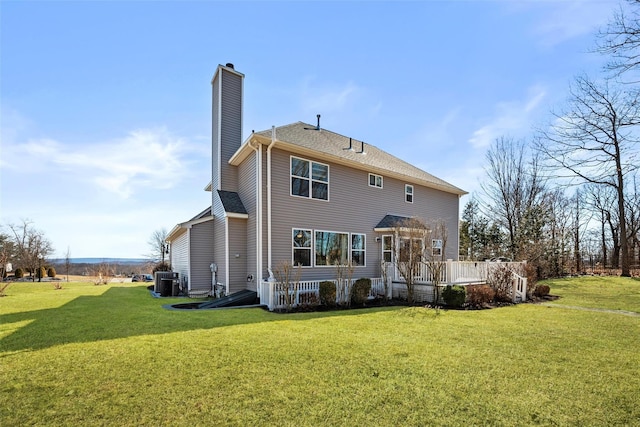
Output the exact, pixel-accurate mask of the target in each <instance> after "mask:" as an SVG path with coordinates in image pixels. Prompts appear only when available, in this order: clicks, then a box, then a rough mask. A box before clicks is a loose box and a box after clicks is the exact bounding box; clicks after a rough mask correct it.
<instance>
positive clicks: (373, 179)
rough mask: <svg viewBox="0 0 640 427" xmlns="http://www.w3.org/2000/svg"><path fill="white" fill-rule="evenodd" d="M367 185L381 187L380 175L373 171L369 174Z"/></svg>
mask: <svg viewBox="0 0 640 427" xmlns="http://www.w3.org/2000/svg"><path fill="white" fill-rule="evenodd" d="M369 187H377V188H382V176H380V175H376V174H374V173H370V174H369Z"/></svg>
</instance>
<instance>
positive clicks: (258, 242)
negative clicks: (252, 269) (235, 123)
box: [249, 141, 262, 294]
mask: <svg viewBox="0 0 640 427" xmlns="http://www.w3.org/2000/svg"><path fill="white" fill-rule="evenodd" d="M253 143H255V144H256V145H257V146H254V145H253V144H249V146H250V147H251V148H252V149H253V150H254V151H255V152H256V190H257V191H256V207H257V208H256V261H257V262H256V276H255V277H256V292H258V294H259V293H260V282H261V281H262V145H261V144H260V143H256V142H255V141H254V142H253Z"/></svg>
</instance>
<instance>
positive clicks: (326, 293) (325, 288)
mask: <svg viewBox="0 0 640 427" xmlns="http://www.w3.org/2000/svg"><path fill="white" fill-rule="evenodd" d="M319 294H320V304H322V305H324V306H327V307H335V305H336V284H335V283H333V282H331V281H329V280H326V281H324V282H320V289H319Z"/></svg>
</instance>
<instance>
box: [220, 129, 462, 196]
mask: <svg viewBox="0 0 640 427" xmlns="http://www.w3.org/2000/svg"><path fill="white" fill-rule="evenodd" d="M254 137H255V138H256V139H257V140H259V142H260V143H261V144H264V145H267V144H269V138H268V137H264V136H262V135H257V134H256V135H254ZM277 143H278V144H277V145H278V148H280V149H282V150H283V151H287V152H289V153H294V154H295V155H296V156H309V157H314V158H317V159H321V160H322V161H325V162H329V163H331V164H338V165H344V166H347V167H349V168H351V169H355V170H362V171H365V172H371V171H373V173H378V174H380V175H382V176H385V177H388V178H394V179H397V180H399V181H404V182H411V183H412V184H413V185H419V186H422V187H426V188H432V189H435V190H440V191H443V192H445V193H448V194H456V195H458V196H459V197H460V196H464V195H465V194H469V193H468V192H467V191H464V190H462V189H460V188H457V187H455V186H454V185H453V184H449V186H447V185H442V184H439V183H437V182H431V181H428V180H425V179H420V178H416V177H413V176H410V175H406V174H403V173H400V172H396V171H394V170H391V169H383V168H381V167H376V166H374V165H370V164H362V163H358V162H355V161H353V160H350V159H347V158H345V157H340V156H336V155H333V154H329V153H324V152H321V151H315V150H313V149H310V148H306V147H302V146H300V145H296V144H292V143H290V142H285V141H277ZM247 150H248V148H247V147H246V144H243V145H241V146H240V148H239V149H238V150H237V151H236V152H235V153H234V155H233V156H232V157H231V159H229V164H231V165H236V166H237V165H238V164H239V163H240V162H241V161H242V160H243V159H244V157H246V151H247ZM423 172H425V171H423ZM425 173H428V172H425Z"/></svg>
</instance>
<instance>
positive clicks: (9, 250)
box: [0, 232, 14, 297]
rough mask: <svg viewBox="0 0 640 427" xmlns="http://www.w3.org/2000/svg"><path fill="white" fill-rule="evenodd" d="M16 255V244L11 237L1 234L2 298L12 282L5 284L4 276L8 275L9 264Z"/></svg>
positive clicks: (0, 284) (0, 272)
mask: <svg viewBox="0 0 640 427" xmlns="http://www.w3.org/2000/svg"><path fill="white" fill-rule="evenodd" d="M13 254H14V244H13V241H12V239H11V236H9V235H8V234H5V233H3V232H0V297H2V296H4V295H5V291H6V289H7V288H8V287H9V285H10V284H11V282H4V281H3V279H4V276H5V275H6V273H7V264H8V263H9V260H11V259H12V257H13Z"/></svg>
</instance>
